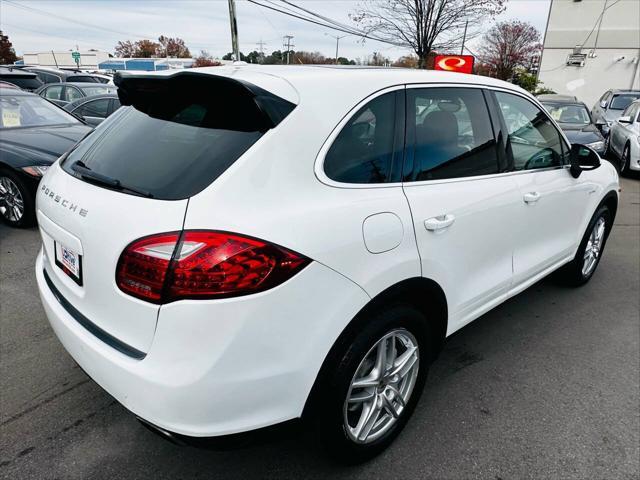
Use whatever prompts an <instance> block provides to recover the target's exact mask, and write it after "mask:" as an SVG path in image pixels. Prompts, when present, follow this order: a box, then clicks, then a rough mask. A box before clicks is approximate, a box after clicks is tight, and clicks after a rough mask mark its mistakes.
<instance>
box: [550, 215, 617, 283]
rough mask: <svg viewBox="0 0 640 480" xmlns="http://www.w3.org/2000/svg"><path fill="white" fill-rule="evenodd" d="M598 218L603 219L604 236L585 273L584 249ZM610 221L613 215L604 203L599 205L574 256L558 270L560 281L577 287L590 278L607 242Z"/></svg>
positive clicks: (611, 221)
mask: <svg viewBox="0 0 640 480" xmlns="http://www.w3.org/2000/svg"><path fill="white" fill-rule="evenodd" d="M600 218H603V219H604V226H605V231H604V238H603V239H602V243H601V245H600V247H599V251H598V256H597V258H596V260H595V264H594V265H593V268H591V269H590V270H589V271H588V272H587V273H586V274H585V273H584V272H583V267H584V266H585V251H586V249H587V245H588V243H589V238H590V236H591V233H592V232H593V230H594V227H595V226H596V224H597V222H598V220H599V219H600ZM612 223H613V217H612V215H611V212H610V211H609V208H608V207H607V206H606V205H601V206H600V207H598V209H597V210H596V212H595V213H594V214H593V217H591V220H590V221H589V224H588V225H587V230H586V231H585V233H584V236H583V237H582V241H581V242H580V246H579V247H578V251H577V252H576V256H575V257H574V258H573V260H572V261H571V262H569V263H568V264H566V265H565V266H564V267H562V269H561V270H560V271H559V272H558V273H559V279H560V280H561V281H562V283H564V284H565V285H568V286H571V287H579V286H581V285H584V284H585V283H587V282H588V281H589V280H591V277H593V274H594V273H595V271H596V270H597V268H598V265H599V263H600V260H601V259H602V255H603V253H604V247H605V245H606V243H607V238H608V237H609V232H610V231H611V225H612Z"/></svg>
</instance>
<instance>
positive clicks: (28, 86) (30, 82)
mask: <svg viewBox="0 0 640 480" xmlns="http://www.w3.org/2000/svg"><path fill="white" fill-rule="evenodd" d="M0 78H2V80H4V81H5V82H9V83H13V84H14V85H15V86H16V87H20V88H23V89H25V90H35V89H36V88H38V87H40V85H42V82H41V81H40V80H39V79H38V77H19V76H17V75H12V76H6V77H0Z"/></svg>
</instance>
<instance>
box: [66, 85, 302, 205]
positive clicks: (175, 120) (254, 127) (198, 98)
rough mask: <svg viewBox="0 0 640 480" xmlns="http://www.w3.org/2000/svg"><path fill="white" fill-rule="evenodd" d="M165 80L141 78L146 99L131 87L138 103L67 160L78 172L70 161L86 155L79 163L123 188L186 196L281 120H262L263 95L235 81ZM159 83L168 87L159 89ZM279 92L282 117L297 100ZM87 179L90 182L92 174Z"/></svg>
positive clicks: (69, 167) (173, 197)
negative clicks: (227, 83) (282, 96)
mask: <svg viewBox="0 0 640 480" xmlns="http://www.w3.org/2000/svg"><path fill="white" fill-rule="evenodd" d="M162 82H163V81H162V80H160V81H157V80H152V81H151V83H149V84H148V85H146V84H143V85H142V86H141V87H140V88H141V89H143V90H144V94H140V95H142V97H141V98H142V100H140V99H139V98H138V96H137V95H138V94H137V93H136V91H135V88H137V87H135V88H133V91H131V92H130V95H131V96H130V99H129V100H128V102H127V103H132V104H133V105H132V106H126V107H124V108H121V109H119V110H118V111H117V112H116V113H114V114H113V115H111V116H110V117H109V118H107V120H105V121H104V122H103V123H102V124H101V125H100V126H99V127H98V128H97V129H96V130H95V131H94V132H93V133H92V134H91V135H89V136H88V137H87V138H86V139H85V140H84V141H82V142H81V143H80V144H79V145H78V146H77V147H76V149H74V150H73V151H72V152H71V153H70V154H69V156H68V157H67V159H66V160H65V161H64V162H63V164H62V167H63V168H64V169H65V170H66V171H67V172H68V173H71V174H72V175H75V176H76V177H78V176H79V173H78V167H75V168H72V167H73V165H74V164H75V163H76V162H79V161H81V162H82V163H80V164H79V166H80V167H82V168H87V169H90V171H91V172H90V173H91V174H94V173H95V174H98V175H100V176H103V177H104V176H106V177H109V178H110V179H111V180H117V181H118V182H120V185H121V186H122V189H121V190H122V191H123V192H124V193H134V194H135V192H136V191H137V192H144V194H145V195H147V196H150V197H153V198H159V199H164V200H178V199H184V198H188V197H190V196H192V195H195V194H196V193H198V192H200V191H201V190H203V189H204V188H205V187H207V186H208V185H209V184H211V183H212V182H213V181H214V180H215V179H216V178H218V177H219V176H220V175H221V174H222V173H223V172H224V171H225V170H226V169H227V168H229V166H230V165H232V164H233V163H234V162H235V161H236V160H237V159H238V158H239V157H240V156H241V155H242V154H243V153H244V152H245V151H246V150H247V149H248V148H249V147H251V146H252V145H253V144H254V143H255V142H257V141H258V140H259V139H260V137H262V135H263V134H264V133H265V132H266V131H267V130H268V129H269V128H273V126H275V124H277V122H271V123H267V122H266V121H265V120H263V118H264V111H265V110H266V109H268V108H269V106H268V105H266V103H265V102H264V101H262V102H261V100H264V98H263V97H261V96H254V95H253V94H249V93H244V94H243V93H242V92H243V90H242V89H241V88H240V89H239V88H238V87H237V86H233V87H234V88H235V89H234V90H233V91H232V90H229V89H227V87H225V85H224V84H223V85H218V84H211V83H209V84H199V82H193V81H191V80H190V79H188V78H187V79H178V80H177V81H175V82H173V81H172V82H170V83H162ZM185 82H187V83H185ZM200 83H201V82H200ZM156 84H157V85H156ZM156 87H158V88H160V89H167V90H166V92H164V93H162V94H159V93H158V92H157V91H155V90H153V89H154V88H156ZM201 87H202V88H201ZM125 88H127V86H125ZM149 89H152V90H153V93H149ZM128 91H129V90H128ZM165 93H166V94H165ZM274 99H275V102H276V103H277V104H278V106H279V107H280V108H281V109H282V108H284V112H278V113H280V114H283V113H284V114H283V115H281V118H284V116H286V114H288V113H289V112H290V111H291V110H292V109H293V107H294V105H293V104H290V103H289V102H286V101H285V100H283V99H280V98H279V97H275V96H272V95H271V96H270V100H271V101H274ZM272 110H273V109H272ZM85 174H86V170H85ZM82 178H84V179H85V180H86V181H91V179H87V176H86V175H84V176H83V177H82ZM101 186H104V185H101ZM107 188H109V187H107Z"/></svg>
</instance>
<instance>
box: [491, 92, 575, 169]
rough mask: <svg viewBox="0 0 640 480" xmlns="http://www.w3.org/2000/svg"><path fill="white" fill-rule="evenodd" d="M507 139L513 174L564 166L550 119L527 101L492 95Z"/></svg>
mask: <svg viewBox="0 0 640 480" xmlns="http://www.w3.org/2000/svg"><path fill="white" fill-rule="evenodd" d="M495 95H496V99H497V100H498V105H499V106H500V110H501V112H502V117H503V118H504V122H505V124H506V126H507V131H508V134H509V137H508V139H507V150H508V151H509V152H510V154H511V155H512V156H513V163H514V168H515V169H516V170H534V169H537V168H549V167H559V166H561V165H563V164H564V160H563V158H564V153H565V151H566V149H565V148H564V146H563V141H562V138H561V137H560V133H559V132H558V130H557V129H556V127H555V126H554V125H553V123H552V122H551V120H549V117H547V115H546V114H545V113H544V112H543V111H542V110H540V109H539V108H538V107H537V106H535V105H534V104H533V103H531V102H530V101H529V100H527V99H525V98H523V97H520V96H518V95H512V94H510V93H503V92H495Z"/></svg>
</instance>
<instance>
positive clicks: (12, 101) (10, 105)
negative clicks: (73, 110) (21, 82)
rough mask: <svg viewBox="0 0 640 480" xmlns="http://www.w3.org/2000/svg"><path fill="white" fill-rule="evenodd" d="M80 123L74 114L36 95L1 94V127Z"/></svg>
mask: <svg viewBox="0 0 640 480" xmlns="http://www.w3.org/2000/svg"><path fill="white" fill-rule="evenodd" d="M72 123H80V122H79V121H78V119H76V118H75V117H74V116H72V115H70V114H68V113H67V112H65V111H64V110H62V109H61V108H58V107H56V106H55V105H53V104H51V103H49V102H48V101H47V100H45V99H44V98H42V97H38V96H36V95H33V96H32V95H0V128H16V127H42V126H46V125H63V124H72Z"/></svg>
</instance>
